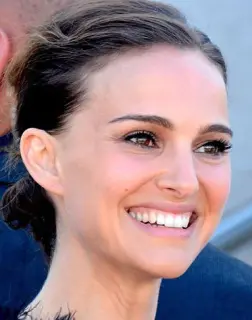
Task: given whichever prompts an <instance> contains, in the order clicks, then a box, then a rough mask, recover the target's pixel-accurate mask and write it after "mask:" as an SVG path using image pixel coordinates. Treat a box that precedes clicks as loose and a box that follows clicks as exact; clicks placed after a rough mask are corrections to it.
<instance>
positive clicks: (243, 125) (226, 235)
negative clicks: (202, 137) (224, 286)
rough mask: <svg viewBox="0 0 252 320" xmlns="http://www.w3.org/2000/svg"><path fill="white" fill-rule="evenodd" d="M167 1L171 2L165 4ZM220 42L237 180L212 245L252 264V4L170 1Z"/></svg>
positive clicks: (248, 0)
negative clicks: (226, 83)
mask: <svg viewBox="0 0 252 320" xmlns="http://www.w3.org/2000/svg"><path fill="white" fill-rule="evenodd" d="M164 1H166V0H164ZM167 2H169V3H170V4H174V5H176V6H177V7H178V8H179V9H181V10H182V11H183V12H184V13H185V14H186V15H187V17H188V18H189V20H190V22H191V23H192V24H195V25H197V26H198V27H200V28H201V29H202V30H203V31H205V32H206V33H207V34H208V35H209V36H210V38H211V40H213V41H214V42H216V43H217V44H218V45H219V46H220V48H221V50H222V52H223V54H224V56H225V58H226V61H227V64H228V71H229V72H228V74H229V88H228V91H229V103H230V115H231V119H230V120H231V125H232V129H233V130H234V133H235V135H234V140H233V144H234V149H233V151H232V168H233V177H232V178H233V181H232V190H231V196H230V200H229V202H228V204H227V206H226V210H225V214H224V216H223V219H222V223H221V225H220V227H219V228H218V230H217V232H216V233H215V235H214V237H213V238H212V243H213V244H215V245H217V246H218V247H220V248H222V249H224V250H225V251H227V252H229V253H230V254H232V255H233V256H236V257H238V258H240V259H241V260H243V261H245V262H247V263H249V264H251V265H252V141H251V140H252V101H251V94H252V79H251V78H252V62H251V58H252V36H251V37H248V36H249V35H250V30H252V1H251V0H242V1H237V0H221V1H219V0H168V1H167Z"/></svg>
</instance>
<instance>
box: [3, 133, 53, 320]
mask: <svg viewBox="0 0 252 320" xmlns="http://www.w3.org/2000/svg"><path fill="white" fill-rule="evenodd" d="M11 141H12V136H11V134H7V135H5V136H3V137H0V199H1V198H2V195H3V193H4V191H5V190H6V189H7V188H8V186H10V185H12V184H13V183H15V182H16V181H17V180H18V179H19V178H21V177H22V175H23V174H24V173H25V169H24V167H23V165H22V164H19V165H18V166H17V167H16V168H15V170H14V169H13V170H12V171H11V172H9V170H8V169H7V166H6V160H7V153H6V152H5V148H6V147H7V146H8V145H9V144H10V143H11ZM46 274H47V267H46V263H45V259H44V256H43V254H42V252H41V251H40V248H39V246H38V245H37V244H36V243H35V242H34V241H33V240H32V238H31V237H30V236H29V235H28V234H27V233H26V232H25V231H14V230H12V229H10V228H9V227H8V226H7V225H6V224H5V223H4V222H3V221H2V220H1V219H0V306H1V307H0V320H2V319H3V317H1V311H3V310H4V309H7V308H10V309H20V308H21V307H22V306H23V304H26V305H27V304H28V303H30V301H31V300H32V299H33V298H34V296H35V295H36V294H37V293H38V291H39V290H40V288H41V287H42V285H43V283H44V280H45V277H46ZM6 319H8V318H6Z"/></svg>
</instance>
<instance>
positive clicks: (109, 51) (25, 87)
mask: <svg viewBox="0 0 252 320" xmlns="http://www.w3.org/2000/svg"><path fill="white" fill-rule="evenodd" d="M156 44H167V45H170V46H174V47H178V48H181V49H192V50H200V51H201V52H202V53H203V54H204V55H205V56H206V57H207V58H208V59H209V61H211V62H212V63H213V65H215V66H216V67H217V68H219V70H220V73H222V75H223V79H224V81H225V82H226V80H227V76H226V66H225V62H224V59H223V57H222V54H221V52H220V51H219V49H218V48H217V47H216V46H215V45H214V44H213V43H212V42H211V41H210V39H209V38H208V37H207V36H206V35H205V34H203V33H202V32H200V31H199V30H196V29H195V28H193V27H191V26H190V25H189V24H188V22H187V21H186V19H185V17H184V16H183V15H182V14H181V13H180V12H179V11H178V10H177V9H175V8H174V7H172V6H170V5H167V4H163V3H159V2H151V1H148V0H93V1H92V0H90V1H81V2H80V3H79V4H75V5H73V6H72V7H71V8H67V9H65V10H63V11H62V12H60V13H58V14H56V15H54V16H53V17H52V18H51V19H50V21H49V22H48V23H47V24H45V25H44V26H43V27H40V28H38V29H37V30H36V31H35V32H33V33H32V35H31V36H30V38H29V41H28V43H27V45H26V48H25V50H24V51H23V52H22V53H21V54H19V55H18V56H17V57H16V59H14V61H13V62H12V63H11V65H10V67H9V70H8V72H7V80H8V83H9V85H10V87H11V90H12V92H13V93H14V97H15V100H16V108H15V110H14V140H15V143H16V146H17V147H18V144H19V139H20V137H21V136H22V134H23V132H24V131H25V130H26V129H28V128H31V127H33V128H38V129H42V130H45V131H47V132H49V133H50V134H57V133H58V132H61V131H62V130H66V124H67V120H68V118H69V115H71V114H73V113H74V112H75V110H76V109H77V108H79V107H80V102H83V101H85V93H86V91H87V90H88V81H84V79H85V80H88V75H89V74H90V73H92V72H93V70H99V69H101V68H102V67H103V66H104V65H105V64H107V63H109V62H110V61H112V60H111V59H110V58H111V57H113V56H116V55H120V54H123V53H124V52H127V51H130V50H134V49H137V50H139V49H140V50H145V49H148V48H149V47H152V46H153V45H156ZM83 75H84V78H83ZM2 212H3V216H4V219H5V221H6V222H7V223H8V224H9V225H10V226H11V227H13V228H23V227H26V226H30V228H31V231H32V233H33V235H34V237H35V239H36V240H37V241H39V242H40V243H41V244H42V245H43V247H44V250H45V253H46V255H47V256H48V257H51V255H52V250H53V246H54V241H55V237H56V219H55V210H54V207H53V204H52V203H51V201H50V200H49V198H48V197H47V195H46V192H45V190H43V189H42V188H41V187H40V186H39V185H38V184H37V183H36V182H35V181H34V180H33V179H32V177H31V176H30V175H29V174H28V175H27V177H24V178H23V179H22V180H20V181H19V182H18V183H17V184H15V185H14V186H13V187H11V188H10V189H9V190H8V191H7V192H6V194H5V196H4V198H3V207H2Z"/></svg>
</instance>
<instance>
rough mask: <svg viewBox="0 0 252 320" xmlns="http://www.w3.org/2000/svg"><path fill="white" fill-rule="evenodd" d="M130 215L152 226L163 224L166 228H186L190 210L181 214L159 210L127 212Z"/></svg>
mask: <svg viewBox="0 0 252 320" xmlns="http://www.w3.org/2000/svg"><path fill="white" fill-rule="evenodd" d="M129 214H130V216H131V217H132V218H134V219H136V220H138V221H140V222H144V223H147V222H149V223H150V224H152V225H153V226H157V225H159V226H165V227H167V228H187V227H188V225H189V222H190V217H191V215H192V213H191V212H185V213H181V214H174V213H167V212H165V213H163V212H160V211H154V210H152V211H146V212H132V211H130V212H129Z"/></svg>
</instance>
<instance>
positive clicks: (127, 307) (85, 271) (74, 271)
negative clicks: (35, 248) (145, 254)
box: [28, 242, 160, 320]
mask: <svg viewBox="0 0 252 320" xmlns="http://www.w3.org/2000/svg"><path fill="white" fill-rule="evenodd" d="M73 248H74V250H73ZM159 287H160V280H156V279H150V278H147V277H146V276H145V277H143V276H142V275H140V274H139V273H138V274H137V273H136V272H134V271H133V270H123V269H122V268H120V269H119V268H118V267H117V266H116V265H114V266H113V264H112V263H111V262H110V263H109V262H107V261H105V260H103V261H101V258H100V257H96V256H94V255H92V257H90V255H89V254H87V253H84V254H83V248H80V246H79V245H78V244H77V243H71V244H70V242H68V245H67V246H66V245H64V252H61V249H60V247H58V250H57V252H56V253H55V256H54V259H53V262H52V265H51V268H50V272H49V275H48V278H47V281H46V283H45V286H44V288H43V289H42V291H41V293H40V294H39V296H38V297H37V298H36V299H35V300H34V301H33V303H32V304H31V305H30V306H29V307H28V308H29V309H30V307H31V309H33V310H34V311H33V312H32V313H34V314H33V315H35V316H37V317H38V316H39V317H41V316H42V318H43V319H44V317H45V318H46V317H49V318H51V317H52V318H53V316H54V315H55V314H57V313H58V312H59V310H61V314H62V315H64V314H68V313H69V311H71V312H73V313H75V319H76V320H79V319H85V320H91V319H92V320H98V319H99V320H100V319H104V320H106V319H109V320H119V319H120V320H126V319H127V320H128V319H131V320H141V319H144V320H153V319H155V313H156V308H157V299H158V293H159ZM34 306H36V307H35V308H33V307H34Z"/></svg>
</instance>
